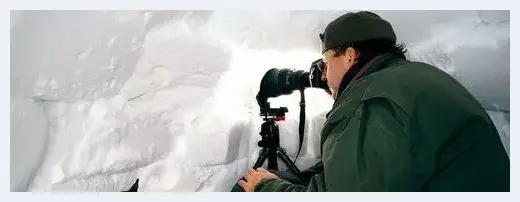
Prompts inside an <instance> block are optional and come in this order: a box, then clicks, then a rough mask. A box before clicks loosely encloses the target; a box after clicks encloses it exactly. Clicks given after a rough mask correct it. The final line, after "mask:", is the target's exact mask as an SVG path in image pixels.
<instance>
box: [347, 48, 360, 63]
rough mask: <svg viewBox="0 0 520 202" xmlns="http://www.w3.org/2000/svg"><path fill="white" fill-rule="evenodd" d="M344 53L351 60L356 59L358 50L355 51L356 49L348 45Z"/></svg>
mask: <svg viewBox="0 0 520 202" xmlns="http://www.w3.org/2000/svg"><path fill="white" fill-rule="evenodd" d="M345 55H346V56H347V57H348V58H349V59H351V60H352V61H356V60H357V59H358V56H359V54H358V52H357V51H356V49H354V48H352V47H348V48H347V50H345Z"/></svg>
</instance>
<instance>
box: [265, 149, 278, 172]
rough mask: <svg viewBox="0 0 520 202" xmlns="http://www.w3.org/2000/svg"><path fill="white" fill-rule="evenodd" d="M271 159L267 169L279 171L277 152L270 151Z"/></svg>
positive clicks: (268, 160) (268, 161)
mask: <svg viewBox="0 0 520 202" xmlns="http://www.w3.org/2000/svg"><path fill="white" fill-rule="evenodd" d="M267 153H268V156H269V158H268V159H267V163H268V164H267V169H270V170H278V159H277V158H276V150H274V149H268V151H267Z"/></svg>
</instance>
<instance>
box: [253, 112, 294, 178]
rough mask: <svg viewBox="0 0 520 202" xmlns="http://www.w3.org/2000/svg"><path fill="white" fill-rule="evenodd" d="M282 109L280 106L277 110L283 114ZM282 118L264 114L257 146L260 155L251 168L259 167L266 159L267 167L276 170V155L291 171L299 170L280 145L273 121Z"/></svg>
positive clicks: (281, 118) (276, 126) (277, 130)
mask: <svg viewBox="0 0 520 202" xmlns="http://www.w3.org/2000/svg"><path fill="white" fill-rule="evenodd" d="M283 110H284V108H281V109H279V110H278V111H281V112H282V114H283V113H284V111H283ZM285 110H286V109H285ZM283 118H284V117H283V116H277V117H273V118H267V116H266V117H265V118H264V123H262V126H261V127H262V128H261V131H260V135H261V136H262V140H260V141H259V142H258V146H259V147H262V150H261V151H260V156H259V157H258V159H257V160H256V163H255V165H254V166H253V169H256V168H258V167H261V166H262V165H263V164H264V162H265V160H266V159H267V168H268V169H272V170H278V162H277V157H279V158H280V159H281V160H282V161H283V162H284V163H285V165H287V167H288V168H289V170H290V171H291V172H293V173H294V174H296V173H298V172H300V170H299V169H298V167H296V165H295V164H294V163H293V162H292V161H291V159H290V158H289V156H287V153H286V152H285V150H284V149H283V148H281V147H280V133H279V129H278V125H277V124H276V122H275V121H279V120H283Z"/></svg>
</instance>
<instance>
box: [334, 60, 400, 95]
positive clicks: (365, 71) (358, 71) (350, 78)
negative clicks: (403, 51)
mask: <svg viewBox="0 0 520 202" xmlns="http://www.w3.org/2000/svg"><path fill="white" fill-rule="evenodd" d="M396 58H398V57H397V56H395V55H393V54H388V53H384V54H381V55H378V56H376V57H374V58H372V59H371V60H369V61H368V62H367V63H366V64H365V65H359V66H353V67H352V68H351V69H350V70H348V71H347V72H346V73H345V75H344V76H343V79H342V80H341V83H340V86H339V89H338V95H337V97H336V100H335V101H334V104H335V103H336V102H337V101H338V100H341V97H342V94H343V93H344V92H345V91H346V90H347V89H348V87H350V86H351V85H352V84H353V83H355V82H356V81H357V80H359V79H361V78H363V77H365V76H368V75H370V74H372V73H374V72H377V71H379V70H382V69H384V68H385V67H386V66H387V64H388V63H390V62H391V61H392V60H394V59H396Z"/></svg>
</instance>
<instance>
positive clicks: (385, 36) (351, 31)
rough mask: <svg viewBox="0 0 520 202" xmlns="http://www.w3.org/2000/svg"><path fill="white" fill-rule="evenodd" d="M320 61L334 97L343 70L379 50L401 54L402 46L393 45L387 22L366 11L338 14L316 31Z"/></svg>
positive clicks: (336, 93) (373, 55)
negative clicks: (318, 35) (319, 31)
mask: <svg viewBox="0 0 520 202" xmlns="http://www.w3.org/2000/svg"><path fill="white" fill-rule="evenodd" d="M320 39H321V41H322V54H323V61H324V62H325V64H326V65H325V67H326V71H324V73H323V74H322V79H326V80H327V84H328V86H329V90H330V91H331V93H332V96H333V98H334V99H336V97H337V95H338V93H339V92H338V89H339V87H340V84H341V81H342V80H343V76H344V75H345V73H346V72H347V71H348V70H349V69H351V68H352V66H354V65H356V64H357V63H358V62H360V61H362V62H366V61H363V60H361V59H362V58H364V59H368V58H367V57H370V59H371V58H373V57H375V56H376V55H378V54H380V53H385V52H395V53H398V54H400V55H403V57H404V51H403V48H404V47H400V46H396V45H395V43H396V35H395V33H394V30H393V28H392V26H391V25H390V23H389V22H387V21H386V20H383V19H382V18H380V17H379V16H378V15H376V14H374V13H372V12H367V11H361V12H355V13H354V12H351V13H347V14H344V15H342V16H340V17H338V18H337V19H336V20H334V21H332V22H331V23H329V24H328V25H327V27H326V28H325V32H324V33H323V34H320Z"/></svg>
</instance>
